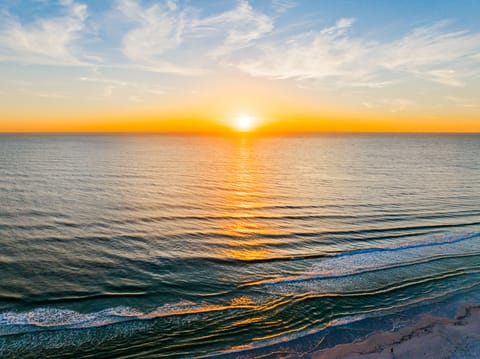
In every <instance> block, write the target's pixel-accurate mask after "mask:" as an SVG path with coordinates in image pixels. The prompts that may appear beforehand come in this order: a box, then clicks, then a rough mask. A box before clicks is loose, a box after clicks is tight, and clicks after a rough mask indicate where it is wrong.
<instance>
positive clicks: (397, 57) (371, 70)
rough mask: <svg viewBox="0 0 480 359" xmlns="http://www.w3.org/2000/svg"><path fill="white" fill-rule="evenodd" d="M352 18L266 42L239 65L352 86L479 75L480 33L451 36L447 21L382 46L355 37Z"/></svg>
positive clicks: (451, 81)
mask: <svg viewBox="0 0 480 359" xmlns="http://www.w3.org/2000/svg"><path fill="white" fill-rule="evenodd" d="M354 22H355V21H354V19H348V18H343V19H340V20H338V21H337V22H336V23H335V25H333V26H330V27H326V28H324V29H321V30H319V31H316V32H305V33H301V34H297V35H295V36H290V37H289V38H287V39H286V40H283V41H281V42H280V41H277V42H273V43H272V42H270V43H262V44H260V45H259V46H258V53H257V54H256V55H255V56H250V57H247V58H243V59H241V60H239V61H237V62H236V64H235V65H236V66H237V67H238V68H239V69H241V70H243V71H245V72H247V73H248V74H250V75H253V76H263V77H268V78H273V79H289V78H292V79H316V80H325V79H331V80H335V84H337V85H341V86H354V87H370V88H379V87H385V86H386V85H388V84H393V83H396V82H398V79H399V78H402V77H405V76H413V77H416V78H421V79H424V80H427V81H431V82H436V83H439V84H442V85H446V86H453V87H460V86H463V85H464V81H465V79H466V78H468V77H469V76H472V75H475V74H477V75H478V64H479V63H480V59H479V58H478V51H480V33H472V32H467V31H456V32H449V31H447V29H446V26H447V25H448V23H447V22H439V23H436V24H435V25H433V26H429V27H420V28H416V29H413V30H412V31H411V32H409V33H407V34H406V35H404V36H403V37H401V38H399V39H397V40H393V41H390V42H380V41H376V40H371V39H368V38H364V37H360V36H354V35H352V34H351V32H350V29H351V27H352V26H353V25H354Z"/></svg>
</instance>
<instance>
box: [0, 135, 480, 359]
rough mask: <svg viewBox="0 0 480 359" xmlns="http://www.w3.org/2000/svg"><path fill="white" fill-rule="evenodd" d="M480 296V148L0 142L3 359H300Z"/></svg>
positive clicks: (401, 143)
mask: <svg viewBox="0 0 480 359" xmlns="http://www.w3.org/2000/svg"><path fill="white" fill-rule="evenodd" d="M479 285H480V136H476V135H439V136H434V135H338V136H337V135H335V136H334V135H330V136H327V135H325V136H315V137H291V138H248V137H243V138H241V137H239V138H213V137H212V138H207V137H181V136H177V137H175V136H154V135H152V136H142V135H138V136H137V135H123V136H122V135H118V136H113V135H112V136H109V135H92V136H87V135H1V136H0V356H1V357H14V356H15V357H29V356H32V357H46V356H50V357H68V356H74V357H77V358H81V357H93V356H96V357H129V358H130V357H136V356H139V357H152V358H153V357H155V358H158V357H187V358H188V357H198V356H218V357H224V356H229V357H238V356H244V357H255V356H257V357H258V356H262V357H263V355H264V354H265V353H270V356H271V357H275V356H287V355H288V353H290V354H291V355H292V356H297V355H299V354H300V353H308V352H309V351H311V350H314V349H315V348H316V349H318V348H321V347H324V346H331V345H334V344H335V343H338V342H342V341H350V340H353V339H355V338H358V337H361V336H362V335H366V334H368V333H370V332H371V331H373V330H376V329H378V328H385V329H387V330H389V329H392V328H394V327H395V326H396V325H403V324H405V323H406V322H408V320H409V318H412V316H414V315H417V314H418V315H420V313H425V312H435V313H440V314H442V313H447V314H448V313H450V311H451V310H452V308H453V307H454V306H455V305H456V304H457V303H460V302H468V301H478V300H479V296H480V288H479Z"/></svg>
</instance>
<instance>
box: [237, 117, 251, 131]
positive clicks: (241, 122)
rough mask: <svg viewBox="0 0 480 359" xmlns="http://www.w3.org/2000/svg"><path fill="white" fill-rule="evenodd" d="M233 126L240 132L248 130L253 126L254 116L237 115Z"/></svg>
mask: <svg viewBox="0 0 480 359" xmlns="http://www.w3.org/2000/svg"><path fill="white" fill-rule="evenodd" d="M233 125H234V127H235V129H236V130H237V131H240V132H249V131H252V130H253V127H254V126H255V117H253V116H250V115H238V116H237V117H235V119H234V124H233Z"/></svg>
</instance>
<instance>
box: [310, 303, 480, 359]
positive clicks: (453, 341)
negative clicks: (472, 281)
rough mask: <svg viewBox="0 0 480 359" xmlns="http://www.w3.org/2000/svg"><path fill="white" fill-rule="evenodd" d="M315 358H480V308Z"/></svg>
mask: <svg viewBox="0 0 480 359" xmlns="http://www.w3.org/2000/svg"><path fill="white" fill-rule="evenodd" d="M312 358H315V359H333V358H342V359H374V358H375V359H379V358H381V359H392V358H395V359H400V358H405V359H413V358H431V359H440V358H455V359H460V358H462V359H463V358H480V305H466V306H462V307H461V308H460V309H459V310H458V313H457V315H456V318H455V319H454V320H449V319H447V318H435V317H425V318H423V319H422V320H420V321H419V322H418V323H417V324H416V325H415V326H412V327H405V328H402V329H400V330H398V331H396V332H383V333H377V334H373V335H372V336H370V337H369V338H367V339H366V340H364V341H362V342H356V343H350V344H341V345H337V346H335V347H333V348H329V349H325V350H321V351H318V352H316V353H313V354H312Z"/></svg>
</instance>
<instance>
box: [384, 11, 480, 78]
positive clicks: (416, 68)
mask: <svg viewBox="0 0 480 359" xmlns="http://www.w3.org/2000/svg"><path fill="white" fill-rule="evenodd" d="M447 25H448V22H445V21H442V22H438V23H436V24H434V25H433V26H428V27H420V28H416V29H414V30H413V31H412V32H410V33H409V34H407V35H406V36H404V37H403V38H401V39H399V40H397V41H393V42H392V43H390V44H385V45H384V48H383V49H382V52H383V56H382V62H381V65H382V66H384V67H385V68H387V69H391V70H394V71H402V72H406V73H410V74H412V75H415V76H417V77H420V78H424V79H427V80H430V81H434V82H438V83H440V84H443V85H447V86H453V87H460V86H463V84H464V79H465V78H466V77H468V76H469V73H470V71H472V68H473V67H475V66H478V63H479V62H480V61H479V59H477V58H476V55H477V54H478V52H479V51H480V34H479V33H471V32H467V31H455V32H449V31H445V30H446V26H447Z"/></svg>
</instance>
